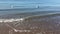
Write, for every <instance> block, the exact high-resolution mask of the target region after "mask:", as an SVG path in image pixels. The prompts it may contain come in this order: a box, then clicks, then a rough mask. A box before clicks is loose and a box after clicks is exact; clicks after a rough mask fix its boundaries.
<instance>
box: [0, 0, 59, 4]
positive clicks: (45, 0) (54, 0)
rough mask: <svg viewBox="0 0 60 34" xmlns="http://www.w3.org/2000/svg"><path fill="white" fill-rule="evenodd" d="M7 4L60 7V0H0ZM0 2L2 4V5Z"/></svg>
mask: <svg viewBox="0 0 60 34" xmlns="http://www.w3.org/2000/svg"><path fill="white" fill-rule="evenodd" d="M0 1H1V2H6V1H7V2H6V3H15V2H16V3H35V4H41V5H46V4H47V5H60V0H0ZM1 2H0V3H1Z"/></svg>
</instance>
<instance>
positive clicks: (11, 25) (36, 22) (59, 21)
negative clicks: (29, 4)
mask: <svg viewBox="0 0 60 34" xmlns="http://www.w3.org/2000/svg"><path fill="white" fill-rule="evenodd" d="M15 29H16V30H15ZM0 34H60V14H54V15H46V16H34V17H29V18H28V19H25V20H23V21H14V22H6V23H4V22H3V23H0Z"/></svg>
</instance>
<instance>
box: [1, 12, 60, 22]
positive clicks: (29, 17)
mask: <svg viewBox="0 0 60 34" xmlns="http://www.w3.org/2000/svg"><path fill="white" fill-rule="evenodd" d="M54 15H60V13H59V12H56V13H48V14H43V15H33V16H27V17H22V18H10V19H0V22H1V23H3V22H4V23H6V22H15V21H17V22H18V21H19V22H21V21H24V20H26V19H27V20H28V19H31V18H32V19H33V18H36V17H41V16H42V17H45V16H54Z"/></svg>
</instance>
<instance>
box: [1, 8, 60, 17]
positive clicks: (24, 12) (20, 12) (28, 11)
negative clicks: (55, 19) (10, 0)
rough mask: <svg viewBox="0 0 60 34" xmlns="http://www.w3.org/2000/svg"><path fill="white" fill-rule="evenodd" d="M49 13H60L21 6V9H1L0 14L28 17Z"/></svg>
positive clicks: (59, 12) (58, 12)
mask: <svg viewBox="0 0 60 34" xmlns="http://www.w3.org/2000/svg"><path fill="white" fill-rule="evenodd" d="M49 14H60V11H59V10H54V9H53V10H51V9H50V10H45V9H43V10H41V8H23V9H1V10H0V16H3V17H8V16H9V17H29V16H42V15H49Z"/></svg>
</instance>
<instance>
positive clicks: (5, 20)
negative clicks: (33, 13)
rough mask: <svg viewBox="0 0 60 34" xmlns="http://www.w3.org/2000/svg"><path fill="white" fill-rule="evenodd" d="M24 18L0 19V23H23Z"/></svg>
mask: <svg viewBox="0 0 60 34" xmlns="http://www.w3.org/2000/svg"><path fill="white" fill-rule="evenodd" d="M23 20H24V18H20V19H13V18H12V19H0V22H4V23H5V22H14V21H23Z"/></svg>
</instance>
